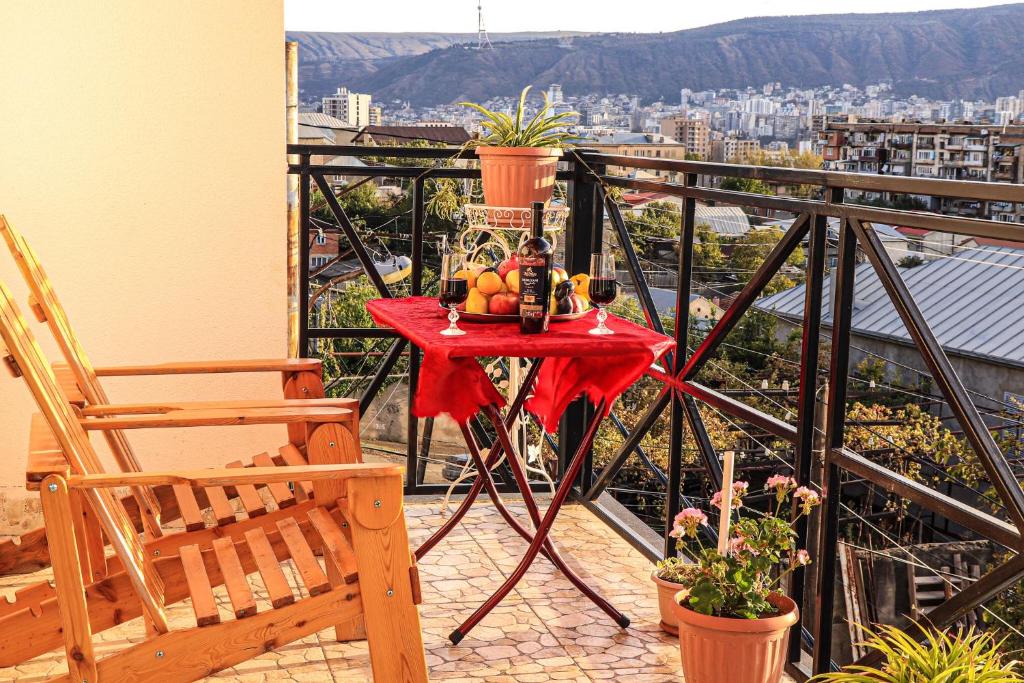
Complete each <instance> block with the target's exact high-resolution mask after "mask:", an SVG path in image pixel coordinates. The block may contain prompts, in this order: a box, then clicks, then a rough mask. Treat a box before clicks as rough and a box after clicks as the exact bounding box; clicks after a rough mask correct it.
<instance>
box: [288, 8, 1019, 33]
mask: <svg viewBox="0 0 1024 683" xmlns="http://www.w3.org/2000/svg"><path fill="white" fill-rule="evenodd" d="M482 2H483V10H484V23H485V24H486V27H487V30H488V31H491V32H494V33H502V32H509V31H555V30H561V31H644V32H657V31H678V30H679V29H683V28H693V27H695V26H706V25H708V24H716V23H718V22H722V21H730V20H732V19H742V18H744V17H756V16H765V15H769V14H771V15H786V14H838V13H849V12H864V13H867V12H914V11H920V10H929V9H950V8H957V7H987V6H990V5H1001V4H1006V3H1005V2H993V1H992V0H988V1H986V0H857V1H856V2H850V0H845V1H844V2H839V1H838V0H815V1H813V2H812V1H811V0H774V1H773V2H764V0H760V1H758V2H754V1H753V0H731V1H730V0H726V1H720V2H708V1H706V0H661V1H660V2H625V1H623V0H482ZM476 5H477V0H358V1H357V0H285V27H286V28H287V29H288V30H291V31H339V32H345V31H359V32H364V31H380V32H404V31H444V32H460V33H461V32H473V33H475V32H476ZM606 8H607V9H606Z"/></svg>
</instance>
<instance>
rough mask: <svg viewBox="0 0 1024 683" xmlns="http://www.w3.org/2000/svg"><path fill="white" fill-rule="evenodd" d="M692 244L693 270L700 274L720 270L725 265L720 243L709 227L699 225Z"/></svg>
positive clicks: (702, 224) (716, 234)
mask: <svg viewBox="0 0 1024 683" xmlns="http://www.w3.org/2000/svg"><path fill="white" fill-rule="evenodd" d="M696 233H697V234H696V239H695V240H694V242H693V268H694V270H695V271H697V272H698V273H700V274H707V273H708V272H709V271H714V270H720V269H721V268H722V267H723V266H724V265H725V256H724V255H723V254H722V242H721V240H720V239H718V233H716V232H715V231H714V230H712V229H711V226H709V225H707V224H705V223H701V224H699V225H698V226H697V230H696Z"/></svg>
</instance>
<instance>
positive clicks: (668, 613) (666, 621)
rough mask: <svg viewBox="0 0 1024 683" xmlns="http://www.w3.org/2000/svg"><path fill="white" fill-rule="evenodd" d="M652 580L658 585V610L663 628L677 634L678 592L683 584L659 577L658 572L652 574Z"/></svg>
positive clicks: (667, 631)
mask: <svg viewBox="0 0 1024 683" xmlns="http://www.w3.org/2000/svg"><path fill="white" fill-rule="evenodd" d="M651 581H653V582H654V585H656V586H657V587H658V611H660V612H661V630H662V631H664V632H665V633H671V634H672V635H676V634H678V633H679V621H678V619H677V618H676V609H677V607H678V606H677V605H676V593H678V592H679V591H680V590H682V588H683V586H682V584H678V583H673V582H671V581H666V580H665V579H659V578H658V572H654V573H653V574H651Z"/></svg>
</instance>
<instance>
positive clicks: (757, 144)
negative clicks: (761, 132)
mask: <svg viewBox="0 0 1024 683" xmlns="http://www.w3.org/2000/svg"><path fill="white" fill-rule="evenodd" d="M760 151H761V141H760V140H756V139H754V140H747V139H741V138H732V137H730V138H724V139H722V140H712V141H711V161H716V162H719V163H722V162H740V163H741V162H744V161H747V160H748V159H752V158H754V157H756V156H757V155H758V153H759V152H760Z"/></svg>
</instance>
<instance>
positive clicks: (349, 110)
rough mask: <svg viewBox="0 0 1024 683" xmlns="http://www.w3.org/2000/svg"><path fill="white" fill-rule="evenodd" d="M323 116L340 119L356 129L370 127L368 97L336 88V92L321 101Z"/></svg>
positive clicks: (346, 89)
mask: <svg viewBox="0 0 1024 683" xmlns="http://www.w3.org/2000/svg"><path fill="white" fill-rule="evenodd" d="M321 109H322V110H323V113H324V114H327V115H328V116H333V117H335V118H337V119H341V120H342V121H344V122H345V123H347V124H348V125H350V126H356V127H357V128H359V127H362V126H368V125H370V96H369V95H366V94H363V93H357V92H350V91H349V89H348V88H338V92H336V93H335V94H333V95H330V96H328V97H325V98H323V99H322V100H321Z"/></svg>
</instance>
